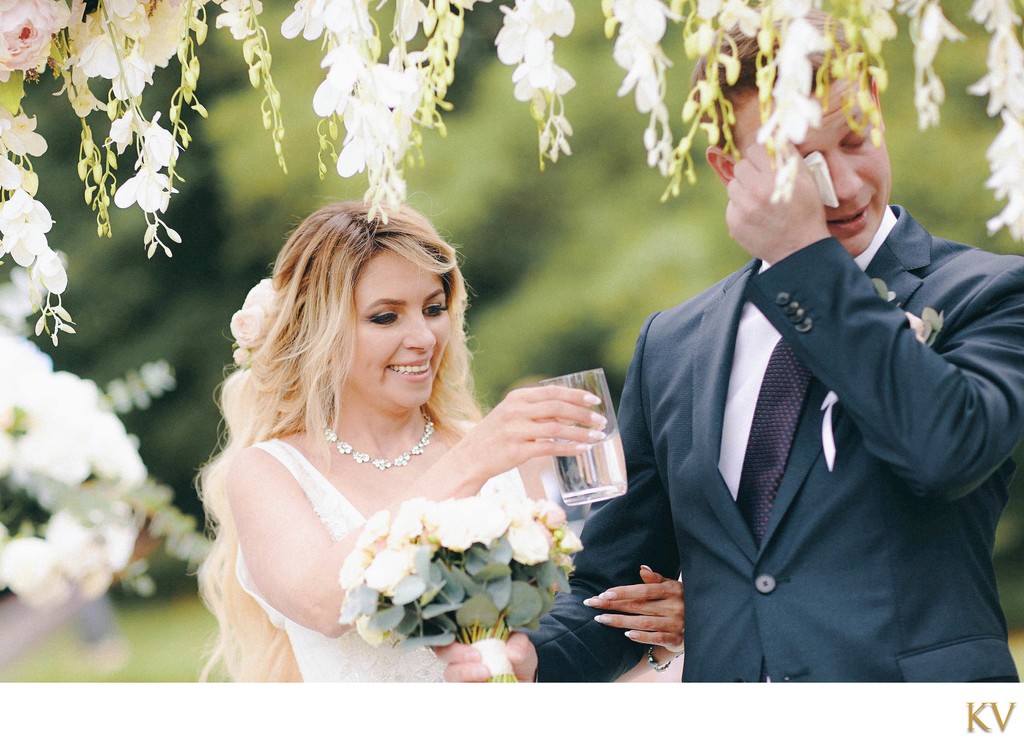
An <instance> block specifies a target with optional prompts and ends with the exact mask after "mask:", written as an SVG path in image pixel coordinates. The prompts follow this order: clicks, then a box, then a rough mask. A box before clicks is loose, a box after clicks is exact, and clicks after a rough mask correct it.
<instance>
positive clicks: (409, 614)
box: [395, 608, 423, 635]
mask: <svg viewBox="0 0 1024 752" xmlns="http://www.w3.org/2000/svg"><path fill="white" fill-rule="evenodd" d="M422 623H423V616H422V614H421V612H420V610H419V609H418V608H406V609H405V614H404V615H403V616H402V620H401V621H400V622H398V625H397V626H396V627H395V631H396V632H398V634H403V635H411V634H412V633H413V632H415V631H416V629H417V628H418V627H419V626H420V624H422Z"/></svg>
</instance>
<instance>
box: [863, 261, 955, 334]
mask: <svg viewBox="0 0 1024 752" xmlns="http://www.w3.org/2000/svg"><path fill="white" fill-rule="evenodd" d="M871 282H872V283H873V284H874V285H875V290H877V291H878V295H879V296H880V297H881V298H882V300H885V301H887V302H892V301H893V300H894V299H895V298H896V293H894V292H893V291H892V290H890V289H889V288H888V287H886V284H885V282H883V281H882V280H880V279H879V278H878V277H872V278H871ZM897 305H898V304H897ZM903 313H905V314H906V316H907V321H909V322H910V328H911V329H913V330H914V335H915V336H916V337H917V341H918V342H920V343H922V344H924V345H927V346H928V347H931V346H932V345H933V344H934V343H935V338H936V337H938V336H939V332H941V331H942V319H943V316H942V312H941V311H936V310H935V309H934V308H925V309H924V310H923V311H921V316H920V318H919V317H917V316H915V315H914V314H912V313H911V312H910V311H904V312H903Z"/></svg>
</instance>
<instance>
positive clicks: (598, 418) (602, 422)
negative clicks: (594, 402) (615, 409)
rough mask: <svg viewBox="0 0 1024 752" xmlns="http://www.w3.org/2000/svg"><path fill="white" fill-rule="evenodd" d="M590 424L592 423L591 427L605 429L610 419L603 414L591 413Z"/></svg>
mask: <svg viewBox="0 0 1024 752" xmlns="http://www.w3.org/2000/svg"><path fill="white" fill-rule="evenodd" d="M590 423H591V425H595V426H598V427H600V428H604V427H605V426H607V425H608V419H607V418H606V417H604V416H603V415H601V413H591V414H590Z"/></svg>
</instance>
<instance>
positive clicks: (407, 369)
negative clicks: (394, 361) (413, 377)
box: [388, 365, 427, 373]
mask: <svg viewBox="0 0 1024 752" xmlns="http://www.w3.org/2000/svg"><path fill="white" fill-rule="evenodd" d="M388 368H390V369H391V370H392V371H397V372H398V373H423V372H424V371H426V370H427V366H425V365H423V366H388Z"/></svg>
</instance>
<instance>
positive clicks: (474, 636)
mask: <svg viewBox="0 0 1024 752" xmlns="http://www.w3.org/2000/svg"><path fill="white" fill-rule="evenodd" d="M511 635H512V631H511V630H510V629H509V628H508V626H507V625H506V624H505V620H504V619H502V620H501V621H500V622H499V623H498V624H495V625H494V626H493V627H490V628H485V627H482V626H480V625H474V626H472V627H470V628H468V629H466V628H463V629H460V630H459V637H458V641H459V642H461V643H463V644H464V645H471V646H472V647H474V648H476V649H477V650H478V651H479V652H480V658H481V661H482V662H483V664H484V665H485V666H487V669H488V670H489V671H490V672H491V678H490V679H488V680H487V681H488V682H491V683H504V684H510V683H515V682H517V681H518V679H516V675H515V672H514V671H513V670H512V662H511V661H509V659H508V638H509V637H510V636H511Z"/></svg>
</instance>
